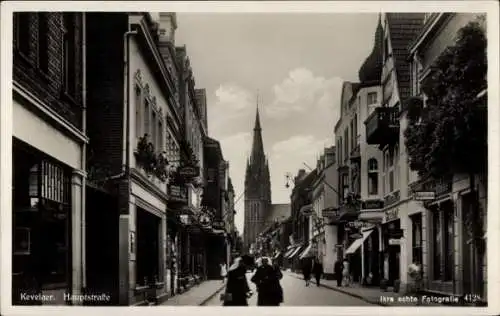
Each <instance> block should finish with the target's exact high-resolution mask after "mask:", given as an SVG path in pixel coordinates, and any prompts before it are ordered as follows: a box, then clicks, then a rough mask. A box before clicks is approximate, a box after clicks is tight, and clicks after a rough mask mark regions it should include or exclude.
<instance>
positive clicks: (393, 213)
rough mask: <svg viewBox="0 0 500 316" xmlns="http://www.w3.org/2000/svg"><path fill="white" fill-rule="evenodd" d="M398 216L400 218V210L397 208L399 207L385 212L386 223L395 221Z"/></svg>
mask: <svg viewBox="0 0 500 316" xmlns="http://www.w3.org/2000/svg"><path fill="white" fill-rule="evenodd" d="M398 216H399V208H397V207H396V208H393V209H390V210H387V211H385V221H386V222H389V221H392V220H395V219H397V218H398Z"/></svg>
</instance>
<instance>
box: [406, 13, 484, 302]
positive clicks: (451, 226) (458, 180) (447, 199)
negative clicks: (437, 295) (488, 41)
mask: <svg viewBox="0 0 500 316" xmlns="http://www.w3.org/2000/svg"><path fill="white" fill-rule="evenodd" d="M481 17H482V15H481V14H474V13H431V14H426V15H425V20H424V25H423V28H422V30H421V32H419V34H418V36H417V37H416V39H415V40H414V42H413V44H412V46H411V47H410V61H411V62H410V71H411V77H410V83H411V87H410V89H411V95H412V96H413V98H417V99H419V100H421V102H422V103H423V106H424V107H425V104H426V96H425V94H424V93H423V91H422V90H421V85H422V82H423V81H424V80H425V79H426V78H427V77H429V76H432V73H433V64H434V62H435V61H436V59H437V58H438V57H439V56H440V55H441V54H442V53H443V52H444V51H445V49H446V48H447V47H448V46H451V45H453V44H454V43H455V42H454V40H455V38H456V36H457V35H458V32H459V30H460V29H461V28H462V27H464V26H466V25H467V24H468V23H470V22H479V23H480V25H481V26H482V27H485V20H484V19H480V18H481ZM400 122H401V123H400V124H401V129H402V130H403V129H405V128H406V126H407V125H408V123H409V117H408V111H407V108H406V109H404V111H402V113H401V119H400ZM401 138H402V139H403V140H404V135H401ZM403 159H404V158H403ZM408 183H409V186H410V190H413V191H415V192H418V191H433V192H435V195H436V196H435V200H430V201H426V202H419V203H418V205H414V207H413V208H412V209H411V210H410V211H409V212H410V213H411V217H410V219H411V223H412V226H411V231H412V233H408V237H407V243H408V248H410V247H411V249H414V251H411V252H409V254H408V256H409V257H410V258H408V261H409V262H411V261H413V262H415V261H420V262H421V263H422V266H423V272H424V282H425V284H426V288H427V289H428V290H430V291H438V292H444V293H449V294H454V295H464V294H467V293H475V294H476V295H478V296H480V297H481V298H482V299H483V300H485V298H486V297H487V277H486V273H487V260H486V252H484V251H483V252H481V251H478V250H477V249H476V247H475V245H474V244H473V243H472V242H470V241H471V236H470V235H469V230H468V229H467V228H466V222H467V213H468V212H470V211H471V205H472V202H471V201H472V199H473V197H472V196H473V194H471V186H470V179H469V176H468V175H465V174H454V175H453V176H452V177H450V178H449V179H443V180H441V179H438V180H433V179H419V178H418V176H417V174H416V172H414V171H411V170H409V171H408ZM475 183H476V184H477V187H476V191H477V192H478V199H479V204H480V208H481V209H482V210H484V214H483V215H482V216H481V217H482V218H483V221H484V222H483V226H484V227H486V218H487V216H486V211H485V210H486V209H487V192H486V182H485V178H484V176H483V175H475ZM484 238H486V237H484Z"/></svg>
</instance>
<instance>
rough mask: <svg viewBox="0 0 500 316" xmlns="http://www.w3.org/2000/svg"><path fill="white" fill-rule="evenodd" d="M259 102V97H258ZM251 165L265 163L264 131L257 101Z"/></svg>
mask: <svg viewBox="0 0 500 316" xmlns="http://www.w3.org/2000/svg"><path fill="white" fill-rule="evenodd" d="M257 100H258V97H257ZM250 163H251V164H256V163H257V164H258V163H265V154H264V143H263V141H262V129H261V127H260V116H259V102H258V101H257V111H256V114H255V127H254V129H253V144H252V154H251V156H250Z"/></svg>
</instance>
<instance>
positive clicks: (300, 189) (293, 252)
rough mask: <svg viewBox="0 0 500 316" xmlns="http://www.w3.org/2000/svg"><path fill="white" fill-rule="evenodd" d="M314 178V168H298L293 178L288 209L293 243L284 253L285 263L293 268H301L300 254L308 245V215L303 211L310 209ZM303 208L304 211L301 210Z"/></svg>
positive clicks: (315, 172)
mask: <svg viewBox="0 0 500 316" xmlns="http://www.w3.org/2000/svg"><path fill="white" fill-rule="evenodd" d="M316 178H317V171H316V170H313V171H311V172H309V173H307V172H306V171H305V170H304V169H300V170H299V171H298V172H297V175H296V176H295V177H294V178H293V185H294V186H293V189H292V194H291V196H290V200H291V203H290V209H291V213H292V214H291V215H292V222H293V234H292V239H293V242H294V244H293V245H292V247H291V248H290V249H289V250H288V251H287V252H286V253H285V255H284V259H285V260H287V261H288V262H287V264H289V265H290V266H291V267H292V269H294V270H300V269H301V265H300V262H299V257H300V254H301V253H302V252H303V251H305V250H306V249H307V247H308V246H309V228H310V224H309V220H310V216H307V215H306V214H304V213H307V212H309V209H311V200H312V192H311V186H312V183H313V182H314V181H315V180H316ZM287 185H288V184H287ZM304 210H305V211H306V212H303V211H304Z"/></svg>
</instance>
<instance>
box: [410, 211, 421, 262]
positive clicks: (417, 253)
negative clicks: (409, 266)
mask: <svg viewBox="0 0 500 316" xmlns="http://www.w3.org/2000/svg"><path fill="white" fill-rule="evenodd" d="M411 224H412V226H411V230H412V255H413V262H415V263H420V264H422V214H417V215H414V216H412V217H411Z"/></svg>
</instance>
